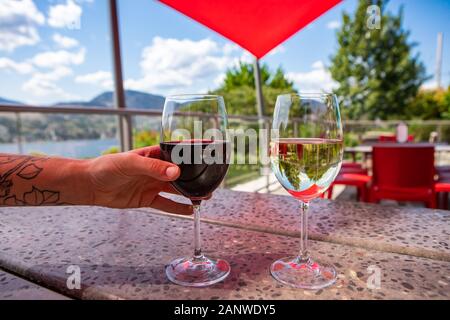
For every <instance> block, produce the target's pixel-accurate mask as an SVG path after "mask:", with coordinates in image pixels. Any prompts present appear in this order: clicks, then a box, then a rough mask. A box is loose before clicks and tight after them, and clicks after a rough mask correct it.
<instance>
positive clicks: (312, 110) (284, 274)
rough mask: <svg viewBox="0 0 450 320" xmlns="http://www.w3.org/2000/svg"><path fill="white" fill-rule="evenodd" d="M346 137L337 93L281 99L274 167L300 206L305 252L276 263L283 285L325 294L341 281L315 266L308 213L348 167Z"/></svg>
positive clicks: (330, 271) (276, 116)
mask: <svg viewBox="0 0 450 320" xmlns="http://www.w3.org/2000/svg"><path fill="white" fill-rule="evenodd" d="M342 156H343V133H342V125H341V118H340V113H339V104H338V102H337V98H336V96H335V95H333V94H325V93H318V94H286V95H280V96H278V98H277V102H276V105H275V111H274V119H273V123H272V139H271V166H272V171H273V172H274V174H275V176H276V177H277V179H278V181H279V182H280V184H281V185H282V186H283V187H284V188H285V189H286V190H287V192H289V194H291V195H292V196H293V197H294V198H296V199H298V200H299V201H300V213H301V241H300V247H301V248H300V253H299V254H298V255H297V256H294V257H287V258H283V259H279V260H277V261H275V262H274V263H273V264H272V266H271V268H270V272H271V274H272V276H273V277H274V278H275V279H277V280H278V281H280V282H282V283H284V284H287V285H290V286H293V287H297V288H303V289H321V288H324V287H327V286H329V285H331V284H333V283H334V282H335V281H336V277H337V274H336V271H335V269H334V268H333V267H331V266H327V265H322V264H320V263H318V262H316V261H314V260H313V259H312V258H311V257H310V256H309V252H308V250H307V239H308V236H307V235H308V230H307V209H308V207H309V203H310V201H311V200H313V199H315V198H318V197H320V196H321V195H322V194H323V193H324V192H325V191H326V190H327V189H328V188H329V187H330V185H331V183H332V182H333V181H334V179H335V178H336V176H337V174H338V172H339V170H340V167H341V163H342Z"/></svg>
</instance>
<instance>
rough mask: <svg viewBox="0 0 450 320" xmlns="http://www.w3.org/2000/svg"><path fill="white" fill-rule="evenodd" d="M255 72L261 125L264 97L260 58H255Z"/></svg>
mask: <svg viewBox="0 0 450 320" xmlns="http://www.w3.org/2000/svg"><path fill="white" fill-rule="evenodd" d="M253 72H254V76H255V89H256V111H257V113H258V118H259V124H260V126H262V125H263V123H264V99H263V93H262V86H261V71H260V69H259V60H258V58H255V61H254V64H253Z"/></svg>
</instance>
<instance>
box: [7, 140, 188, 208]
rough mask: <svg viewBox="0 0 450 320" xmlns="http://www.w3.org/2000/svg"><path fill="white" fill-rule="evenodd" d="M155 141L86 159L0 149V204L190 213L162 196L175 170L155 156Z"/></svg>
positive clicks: (173, 191)
mask: <svg viewBox="0 0 450 320" xmlns="http://www.w3.org/2000/svg"><path fill="white" fill-rule="evenodd" d="M159 155H160V150H159V147H158V146H154V147H147V148H142V149H138V150H134V151H130V152H125V153H118V154H111V155H106V156H101V157H98V158H95V159H91V160H75V159H64V158H53V157H49V158H44V157H32V156H17V155H5V154H0V205H7V206H19V205H22V206H23V205H33V206H39V205H64V204H66V205H67V204H72V205H99V206H107V207H113V208H136V207H153V208H156V209H160V210H164V211H168V212H173V213H179V214H191V213H192V207H191V206H189V205H185V204H180V203H177V202H174V201H171V200H169V199H167V198H164V197H162V196H160V195H159V192H161V191H164V192H171V193H176V192H175V190H174V189H173V188H172V186H171V185H170V183H169V181H172V180H175V179H177V178H178V176H179V174H180V169H179V168H178V167H177V166H176V165H174V164H171V163H169V162H165V161H162V160H160V159H159Z"/></svg>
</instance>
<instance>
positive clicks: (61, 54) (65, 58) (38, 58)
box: [31, 48, 86, 68]
mask: <svg viewBox="0 0 450 320" xmlns="http://www.w3.org/2000/svg"><path fill="white" fill-rule="evenodd" d="M85 55H86V49H85V48H80V49H79V50H78V52H70V51H67V50H58V51H45V52H41V53H38V54H36V55H35V56H34V57H33V58H32V59H31V61H32V62H33V63H34V64H35V65H36V66H38V67H41V68H54V67H56V66H64V65H71V64H74V65H79V64H82V63H83V62H84V58H85Z"/></svg>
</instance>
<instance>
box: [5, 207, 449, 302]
mask: <svg viewBox="0 0 450 320" xmlns="http://www.w3.org/2000/svg"><path fill="white" fill-rule="evenodd" d="M0 216H1V217H2V222H1V224H0V265H1V266H2V267H3V268H5V269H8V270H14V272H16V273H18V274H21V275H22V276H24V277H26V278H28V279H32V281H33V282H37V283H46V284H47V286H48V287H50V288H52V289H54V290H56V291H59V292H61V293H63V294H65V295H69V296H71V297H74V298H83V299H406V298H408V299H449V298H450V263H449V262H446V261H439V260H432V259H427V258H421V257H412V256H408V255H401V254H395V253H389V252H382V251H376V250H368V249H365V248H358V247H354V246H346V245H341V244H335V243H329V242H322V241H311V251H312V252H313V253H314V256H315V257H316V258H317V259H318V260H321V261H324V262H328V263H333V264H334V265H335V266H336V268H337V270H338V273H339V280H338V282H337V284H336V285H335V286H333V287H331V288H328V289H324V290H319V291H305V290H297V289H291V288H289V287H285V286H283V285H281V284H279V283H277V282H276V281H275V280H274V279H272V278H271V276H270V275H269V272H268V268H269V265H270V263H271V262H272V261H273V260H274V259H276V258H279V257H282V256H285V255H290V254H294V253H295V251H296V248H297V241H298V239H297V238H295V237H289V236H284V235H275V234H271V233H268V232H259V231H253V230H245V229H242V228H235V227H227V226H220V225H217V224H212V223H203V224H202V227H203V228H202V234H203V240H204V251H205V253H206V254H207V255H211V256H216V257H221V258H224V259H227V260H228V261H229V262H230V264H231V267H232V273H231V275H230V276H229V278H228V279H227V280H225V281H224V282H223V283H220V284H216V285H214V286H211V287H208V288H202V289H199V288H186V287H181V286H177V285H174V284H171V283H169V281H168V280H167V279H166V277H165V274H164V266H165V264H167V263H168V262H169V261H170V260H171V259H172V258H175V257H179V256H182V255H187V254H190V253H191V251H192V236H193V230H192V229H193V228H192V221H191V220H189V219H180V218H176V217H171V216H165V215H160V214H152V213H150V212H144V211H143V210H112V209H104V208H95V207H47V208H46V207H39V208H0ZM70 265H76V266H79V267H80V270H81V289H80V290H77V289H72V290H71V289H68V288H67V285H66V282H67V277H68V274H67V273H66V271H67V268H68V266H70ZM369 266H379V267H380V270H381V289H369V288H368V287H367V285H366V281H367V279H368V277H369V273H368V270H367V268H368V267H369Z"/></svg>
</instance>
